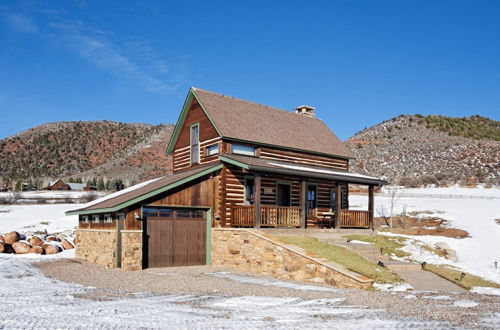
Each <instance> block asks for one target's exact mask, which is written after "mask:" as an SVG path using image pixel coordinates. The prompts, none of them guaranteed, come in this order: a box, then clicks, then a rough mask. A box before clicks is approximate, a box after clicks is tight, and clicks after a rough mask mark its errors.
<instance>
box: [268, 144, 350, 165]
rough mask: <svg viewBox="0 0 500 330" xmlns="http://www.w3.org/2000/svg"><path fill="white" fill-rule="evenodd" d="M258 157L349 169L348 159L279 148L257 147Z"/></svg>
mask: <svg viewBox="0 0 500 330" xmlns="http://www.w3.org/2000/svg"><path fill="white" fill-rule="evenodd" d="M258 152H259V155H260V158H266V159H273V160H281V161H286V162H291V163H297V164H304V165H313V166H321V167H329V168H332V169H336V170H344V171H347V170H348V169H349V160H348V159H343V158H336V157H333V156H332V157H327V156H318V155H314V154H308V153H306V152H294V151H288V150H281V149H278V148H270V147H261V148H259V151H258Z"/></svg>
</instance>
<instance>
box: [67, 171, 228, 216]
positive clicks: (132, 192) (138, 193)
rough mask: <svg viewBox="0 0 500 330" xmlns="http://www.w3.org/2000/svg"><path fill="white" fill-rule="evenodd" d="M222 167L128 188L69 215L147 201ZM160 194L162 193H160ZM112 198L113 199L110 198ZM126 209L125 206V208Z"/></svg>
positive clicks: (182, 173) (176, 175) (184, 173)
mask: <svg viewBox="0 0 500 330" xmlns="http://www.w3.org/2000/svg"><path fill="white" fill-rule="evenodd" d="M218 165H220V163H212V164H210V165H205V166H200V167H197V168H195V169H193V170H189V171H185V172H180V173H176V174H172V175H168V176H164V177H160V178H158V179H155V180H151V181H150V182H149V183H147V184H144V183H142V184H141V183H140V184H138V185H136V186H132V187H129V188H127V189H128V190H129V191H128V192H125V193H124V191H118V192H116V193H115V194H116V196H115V197H113V194H111V195H108V196H105V197H103V198H101V200H102V201H99V200H96V201H95V202H96V203H92V202H91V203H92V205H90V206H87V207H83V208H80V209H76V210H71V211H68V212H67V213H68V214H78V213H82V212H86V211H93V210H102V209H109V208H115V207H118V206H120V205H121V204H124V203H127V202H130V201H132V200H135V199H137V198H139V199H140V198H141V197H143V198H144V199H146V198H147V197H148V196H147V195H148V194H149V193H152V192H155V191H157V190H159V189H161V188H164V187H167V186H169V185H172V184H175V183H179V182H181V181H183V180H184V179H188V178H189V177H192V176H196V175H197V174H200V173H202V172H204V171H206V170H210V169H214V170H215V168H217V166H218ZM158 193H160V192H158ZM109 197H111V198H109ZM124 207H125V206H124Z"/></svg>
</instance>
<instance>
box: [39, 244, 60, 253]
mask: <svg viewBox="0 0 500 330" xmlns="http://www.w3.org/2000/svg"><path fill="white" fill-rule="evenodd" d="M42 247H43V250H44V251H45V254H56V253H59V252H62V248H61V246H60V245H58V244H54V243H53V242H45V243H44V244H43V245H42Z"/></svg>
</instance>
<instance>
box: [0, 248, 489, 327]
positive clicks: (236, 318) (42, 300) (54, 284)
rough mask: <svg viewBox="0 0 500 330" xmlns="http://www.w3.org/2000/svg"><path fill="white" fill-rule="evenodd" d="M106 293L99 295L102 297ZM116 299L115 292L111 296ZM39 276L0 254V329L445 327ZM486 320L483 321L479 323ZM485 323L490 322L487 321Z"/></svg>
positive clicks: (338, 306) (312, 306) (306, 305)
mask: <svg viewBox="0 0 500 330" xmlns="http://www.w3.org/2000/svg"><path fill="white" fill-rule="evenodd" d="M103 293H106V292H103ZM113 293H116V292H113ZM100 294H101V291H99V290H97V289H95V288H92V287H87V286H83V285H77V284H72V283H65V282H61V281H58V280H56V279H52V278H48V277H46V276H44V275H43V274H42V273H41V271H40V270H39V269H37V268H35V267H33V266H32V265H31V263H30V262H29V261H28V260H25V259H14V258H4V257H3V256H2V255H0V301H1V302H2V303H1V304H0V315H1V316H2V317H0V329H4V328H5V329H30V328H37V329H49V328H54V327H56V328H69V329H71V328H81V327H82V325H85V327H87V328H91V329H111V328H112V329H121V328H133V329H136V328H143V329H150V328H154V329H157V328H162V329H195V328H203V329H270V328H272V329H299V328H300V329H311V328H323V329H333V328H336V329H353V328H366V329H375V328H376V329H380V328H387V329H395V328H399V329H401V328H444V327H445V326H446V323H441V322H439V321H424V320H421V319H417V318H400V317H397V318H394V319H391V318H390V317H389V316H388V315H386V314H385V313H380V311H377V310H370V309H367V308H363V307H361V306H345V305H343V302H342V300H341V299H310V300H303V299H299V298H293V297H290V298H279V297H248V296H243V297H227V296H222V295H203V296H197V295H171V296H165V295H152V294H148V293H140V294H132V295H127V296H119V295H118V296H114V295H111V296H110V295H106V296H105V298H106V299H104V300H102V299H94V298H99V297H100ZM485 322H486V321H485ZM488 322H489V321H488Z"/></svg>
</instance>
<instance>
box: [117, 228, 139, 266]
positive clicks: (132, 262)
mask: <svg viewBox="0 0 500 330" xmlns="http://www.w3.org/2000/svg"><path fill="white" fill-rule="evenodd" d="M121 233H122V255H121V258H122V270H141V269H142V230H122V232H121Z"/></svg>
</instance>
